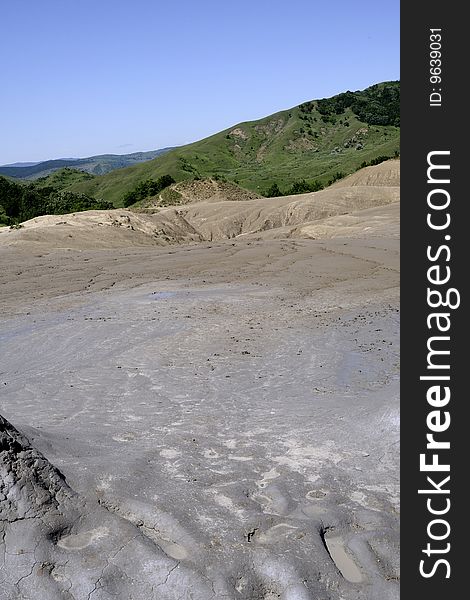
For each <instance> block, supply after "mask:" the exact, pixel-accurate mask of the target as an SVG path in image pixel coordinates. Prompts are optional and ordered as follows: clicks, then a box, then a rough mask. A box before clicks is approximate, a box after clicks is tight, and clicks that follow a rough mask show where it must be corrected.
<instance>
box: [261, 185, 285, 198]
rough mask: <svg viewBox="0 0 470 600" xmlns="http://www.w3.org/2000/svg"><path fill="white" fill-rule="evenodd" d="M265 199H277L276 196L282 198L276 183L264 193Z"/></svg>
mask: <svg viewBox="0 0 470 600" xmlns="http://www.w3.org/2000/svg"><path fill="white" fill-rule="evenodd" d="M265 196H266V198H277V197H278V196H282V192H281V190H280V189H279V186H278V185H277V183H276V182H274V183H272V184H271V185H270V186H269V187H268V189H267V190H266V193H265Z"/></svg>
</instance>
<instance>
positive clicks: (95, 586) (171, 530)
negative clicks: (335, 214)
mask: <svg viewBox="0 0 470 600" xmlns="http://www.w3.org/2000/svg"><path fill="white" fill-rule="evenodd" d="M0 260H1V265H2V269H1V270H0V272H1V275H0V278H1V283H2V284H3V285H2V288H3V291H2V308H3V312H2V314H3V317H2V326H1V333H0V343H1V346H2V361H1V368H0V372H1V375H0V387H1V392H2V400H1V410H0V412H1V414H2V415H3V417H5V419H7V420H1V421H0V444H1V445H0V469H1V471H2V473H1V479H0V483H1V489H0V514H1V518H2V521H1V524H0V527H1V533H2V538H1V549H0V599H1V600H20V599H21V600H49V599H54V600H55V599H59V598H60V599H66V600H72V599H76V600H111V599H116V598H118V599H123V600H131V599H132V600H146V599H154V598H155V599H162V600H166V599H168V600H170V599H171V600H183V599H188V600H189V599H193V600H196V599H197V600H210V599H212V598H214V599H219V598H220V599H222V598H227V599H231V600H236V599H240V600H274V599H277V598H280V599H282V600H307V599H312V600H327V599H331V600H340V599H342V600H352V599H354V600H366V599H367V600H375V599H378V598H380V599H381V600H392V599H393V600H395V599H397V598H398V578H399V573H398V538H399V532H398V342H399V340H398V241H397V240H396V239H395V238H390V239H388V238H386V237H376V238H374V239H368V240H367V239H360V238H357V239H354V240H348V239H336V240H324V241H319V240H318V241H315V240H295V241H293V240H288V241H279V240H273V241H269V240H268V241H256V240H251V241H249V240H246V241H237V242H236V243H230V242H220V243H216V244H203V245H194V246H181V247H167V248H163V249H162V248H157V249H155V248H133V249H117V250H116V249H115V250H112V251H111V250H109V251H108V250H94V251H82V252H79V251H67V250H50V249H44V248H38V249H37V250H36V249H34V248H33V249H31V248H30V249H28V250H26V249H25V250H22V249H18V248H15V249H11V248H3V249H2V251H1V254H0ZM335 561H336V562H335Z"/></svg>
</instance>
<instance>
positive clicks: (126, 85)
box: [0, 0, 399, 164]
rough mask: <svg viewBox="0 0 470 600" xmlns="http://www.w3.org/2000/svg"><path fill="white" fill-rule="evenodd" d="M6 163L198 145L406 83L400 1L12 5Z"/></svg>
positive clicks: (4, 57)
mask: <svg viewBox="0 0 470 600" xmlns="http://www.w3.org/2000/svg"><path fill="white" fill-rule="evenodd" d="M1 20H2V34H1V36H0V57H1V58H0V60H1V65H2V80H3V85H2V91H1V93H0V164H5V163H10V162H15V161H36V160H45V159H48V158H59V157H72V156H90V155H93V154H102V153H107V152H109V153H116V154H125V153H129V152H137V151H140V150H152V149H156V148H161V147H164V146H171V145H179V144H184V143H187V142H190V141H195V140H197V139H201V138H203V137H206V136H207V135H210V134H212V133H216V132H217V131H220V130H221V129H225V128H226V127H229V126H231V125H233V124H235V123H238V122H240V121H244V120H251V119H257V118H260V117H262V116H265V115H268V114H271V113H273V112H276V111H277V110H282V109H284V108H289V107H291V106H294V105H296V104H299V103H300V102H303V101H305V100H311V99H314V98H322V97H327V96H331V95H333V94H335V93H338V92H341V91H345V90H347V89H350V90H356V89H362V88H364V87H367V86H368V85H371V84H373V83H377V82H379V81H384V80H390V79H399V1H398V0H392V1H389V2H377V1H371V0H357V1H355V2H351V1H350V0H335V1H327V0H321V1H316V0H282V1H278V0H251V1H246V0H237V2H224V1H221V0H218V1H213V0H199V1H197V0H180V1H179V2H178V1H176V0H172V1H166V0H153V1H151V0H133V1H130V0H129V1H124V0H93V1H91V0H79V1H75V2H74V1H72V0H70V1H68V0H60V1H59V0H40V1H38V0H26V1H20V2H9V3H6V2H5V3H3V6H2V11H1Z"/></svg>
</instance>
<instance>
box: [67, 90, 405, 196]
mask: <svg viewBox="0 0 470 600" xmlns="http://www.w3.org/2000/svg"><path fill="white" fill-rule="evenodd" d="M399 97H400V84H399V82H398V81H391V82H384V83H380V84H376V85H374V86H371V87H369V88H367V89H366V90H363V91H357V92H345V93H343V94H339V95H337V96H334V97H333V98H328V99H322V100H314V101H311V102H306V103H304V104H301V105H300V106H296V107H294V108H292V109H290V110H285V111H281V112H278V113H276V114H273V115H270V116H268V117H265V118H263V119H260V120H258V121H249V122H246V123H240V124H238V125H235V126H233V127H230V128H229V129H226V130H224V131H222V132H220V133H217V134H215V135H213V136H210V137H208V138H206V139H203V140H201V141H198V142H195V143H192V144H188V145H186V146H182V147H180V148H177V149H175V150H172V151H171V152H168V153H166V154H164V155H162V156H160V157H158V158H156V159H154V160H152V161H149V162H145V163H141V164H138V165H135V166H133V167H129V168H126V169H119V170H116V171H113V172H111V173H108V174H106V175H103V176H100V177H95V178H93V179H91V180H89V181H83V182H80V183H77V184H74V185H72V186H71V187H70V188H69V189H72V190H74V191H77V192H82V193H86V194H87V195H90V196H93V197H95V198H98V199H104V200H107V201H110V202H113V203H114V204H115V205H116V206H122V202H123V198H124V195H125V194H126V192H129V191H131V190H133V189H134V188H135V187H136V186H137V185H138V184H139V183H140V182H142V181H145V180H147V179H157V178H158V177H160V176H162V175H164V174H169V175H171V176H172V177H173V178H174V179H175V180H176V181H181V180H184V179H194V178H195V177H201V178H206V177H213V176H214V175H216V176H222V177H225V178H226V179H228V180H231V181H234V182H236V183H238V184H240V185H241V186H243V187H245V188H247V189H250V190H253V191H255V192H258V193H261V194H262V193H264V192H265V191H266V190H267V189H268V188H269V187H270V186H271V185H272V184H273V183H274V182H276V183H278V185H279V187H280V188H281V189H287V188H288V187H290V186H291V185H292V183H294V181H296V180H301V179H307V180H318V181H319V182H320V183H323V184H327V183H328V182H329V181H330V180H331V179H334V178H335V176H337V175H338V173H341V174H348V173H351V172H353V171H355V170H356V169H357V168H358V167H360V165H361V164H362V163H364V162H370V161H372V160H374V159H375V158H377V157H379V156H389V157H392V156H394V155H397V153H398V151H399V144H400V130H399V104H400V102H399Z"/></svg>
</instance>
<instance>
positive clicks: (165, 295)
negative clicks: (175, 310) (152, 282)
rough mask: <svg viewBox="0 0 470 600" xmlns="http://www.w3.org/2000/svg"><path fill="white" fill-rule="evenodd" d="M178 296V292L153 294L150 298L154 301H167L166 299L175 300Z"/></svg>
mask: <svg viewBox="0 0 470 600" xmlns="http://www.w3.org/2000/svg"><path fill="white" fill-rule="evenodd" d="M174 296H176V292H152V293H151V294H150V298H152V300H165V299H166V298H173V297H174Z"/></svg>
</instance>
